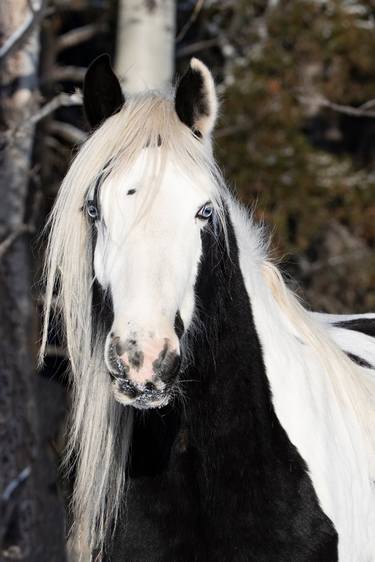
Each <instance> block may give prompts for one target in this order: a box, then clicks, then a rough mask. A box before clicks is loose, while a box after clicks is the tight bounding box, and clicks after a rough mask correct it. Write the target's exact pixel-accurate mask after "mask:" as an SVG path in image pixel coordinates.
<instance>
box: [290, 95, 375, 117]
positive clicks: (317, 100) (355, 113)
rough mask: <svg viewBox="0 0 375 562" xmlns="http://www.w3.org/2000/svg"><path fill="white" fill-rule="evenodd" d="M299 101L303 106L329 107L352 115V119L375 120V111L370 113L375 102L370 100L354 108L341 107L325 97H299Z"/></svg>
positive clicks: (348, 106)
mask: <svg viewBox="0 0 375 562" xmlns="http://www.w3.org/2000/svg"><path fill="white" fill-rule="evenodd" d="M298 100H299V101H300V102H301V103H303V104H305V105H306V104H314V105H315V106H318V107H328V108H329V109H332V110H333V111H337V112H338V113H343V114H345V115H351V116H352V117H371V118H375V111H369V108H370V107H373V106H374V105H375V100H369V101H367V102H366V103H364V104H362V105H360V106H359V107H352V106H350V105H340V104H338V103H334V102H332V101H329V100H327V98H325V97H323V96H319V95H316V96H298Z"/></svg>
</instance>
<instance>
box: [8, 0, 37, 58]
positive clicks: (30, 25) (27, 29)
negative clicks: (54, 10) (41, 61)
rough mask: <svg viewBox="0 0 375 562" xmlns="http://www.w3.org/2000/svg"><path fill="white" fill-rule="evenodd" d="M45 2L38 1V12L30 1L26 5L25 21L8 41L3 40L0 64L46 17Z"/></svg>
mask: <svg viewBox="0 0 375 562" xmlns="http://www.w3.org/2000/svg"><path fill="white" fill-rule="evenodd" d="M45 3H46V0H40V6H39V9H38V10H35V7H34V5H33V4H32V2H31V0H29V2H28V5H29V8H30V13H29V14H28V16H27V18H26V19H25V21H24V23H23V24H22V25H20V27H19V28H18V29H16V31H15V32H14V33H12V35H11V36H10V37H8V39H6V40H5V42H4V43H3V45H2V46H1V47H0V64H1V63H4V61H5V59H6V58H8V57H9V56H10V55H11V54H12V53H13V52H14V51H16V50H17V49H18V48H19V47H20V46H21V45H22V43H23V42H24V41H25V39H27V37H28V36H29V35H30V33H31V32H32V30H33V29H34V28H35V27H36V26H37V25H38V23H39V22H40V21H41V20H42V19H43V18H44V16H45V15H46V10H45Z"/></svg>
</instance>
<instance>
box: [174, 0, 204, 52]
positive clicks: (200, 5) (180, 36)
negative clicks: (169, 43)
mask: <svg viewBox="0 0 375 562" xmlns="http://www.w3.org/2000/svg"><path fill="white" fill-rule="evenodd" d="M203 4H204V0H197V1H196V3H195V6H194V8H193V11H192V12H191V14H190V17H189V19H188V20H187V22H186V23H185V25H183V26H182V29H181V31H180V32H179V33H178V34H177V36H176V43H179V42H180V41H182V40H183V38H184V37H185V35H186V34H187V32H188V31H189V29H190V28H191V26H192V25H193V23H194V22H195V20H196V19H197V17H198V15H199V12H200V11H201V9H202V8H203Z"/></svg>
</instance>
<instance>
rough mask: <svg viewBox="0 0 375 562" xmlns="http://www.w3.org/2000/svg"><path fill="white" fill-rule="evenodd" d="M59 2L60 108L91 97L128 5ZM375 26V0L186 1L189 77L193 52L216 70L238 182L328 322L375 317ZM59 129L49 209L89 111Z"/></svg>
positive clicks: (65, 116) (49, 83)
mask: <svg viewBox="0 0 375 562" xmlns="http://www.w3.org/2000/svg"><path fill="white" fill-rule="evenodd" d="M55 5H56V8H57V10H56V11H55V13H54V14H53V15H52V16H51V17H50V18H48V19H47V20H46V21H45V23H44V29H43V34H42V36H43V47H44V48H42V73H43V74H44V79H43V80H42V84H43V89H42V93H43V95H44V97H46V98H47V99H48V97H51V96H53V95H55V94H56V93H58V92H59V91H61V90H65V91H68V92H71V91H73V89H74V88H75V87H80V85H81V79H82V75H83V71H84V68H85V67H86V66H87V64H88V63H89V62H90V61H91V60H92V58H94V57H95V56H97V55H98V54H100V53H101V52H103V51H107V52H110V53H112V54H114V49H115V29H116V13H117V3H116V2H115V1H113V0H86V1H85V0H70V1H65V0H56V1H55ZM374 18H375V7H374V4H373V3H372V2H371V1H370V0H368V1H366V0H360V1H350V0H294V1H290V0H289V1H288V0H278V1H277V0H206V1H205V2H203V1H199V0H198V1H196V0H194V1H191V0H180V1H179V2H177V22H178V25H177V29H178V34H177V42H176V60H177V74H178V75H181V74H182V73H183V71H184V69H185V68H186V65H187V64H188V60H189V58H190V56H197V57H199V58H201V59H202V60H203V61H204V62H206V63H207V64H208V65H209V66H210V68H211V69H212V70H213V73H214V75H215V77H216V80H217V83H218V89H219V92H220V96H221V99H222V103H221V118H220V121H219V124H218V128H217V133H216V139H215V151H216V155H217V158H218V160H219V162H220V165H221V166H222V168H223V169H224V172H225V176H226V178H227V179H228V181H229V184H230V185H231V186H232V188H233V190H234V191H235V192H236V193H237V194H238V196H239V197H240V198H241V200H242V201H243V202H244V203H245V204H246V205H248V206H250V207H252V206H254V204H255V203H256V209H255V214H256V216H257V217H258V218H259V219H260V220H264V221H265V222H266V224H268V225H269V226H270V229H271V230H272V232H273V238H274V246H275V256H277V257H280V258H282V263H283V266H282V267H283V269H284V271H285V272H286V273H287V274H289V275H290V277H291V278H293V279H295V280H296V284H295V288H297V285H298V287H300V288H301V289H302V290H301V294H302V295H303V296H304V297H305V300H306V301H307V302H308V304H309V305H310V306H311V307H313V308H316V309H320V310H326V311H329V312H354V311H356V312H361V311H366V310H370V309H375V291H374V285H375V259H374V252H373V249H374V243H375V172H374V157H375V144H374V139H375V79H374V78H375V66H374V64H373V61H374V60H375V33H374V27H375V23H374ZM90 25H91V26H94V29H95V33H93V34H92V36H88V39H87V40H85V41H84V42H81V43H79V44H76V45H75V44H72V45H71V46H69V45H68V47H66V46H64V45H63V48H61V44H62V43H63V42H62V39H63V37H64V36H65V37H66V34H67V33H69V32H72V31H73V30H74V29H75V28H79V27H82V26H90ZM59 45H60V47H58V46H59ZM56 46H57V47H58V48H57V47H56ZM56 65H58V67H57V66H56ZM56 68H59V69H60V70H59V71H56ZM62 68H65V71H63V72H61V69H62ZM57 119H58V121H56V117H55V120H51V119H50V120H49V122H48V120H47V122H44V124H43V125H42V126H41V127H40V131H39V134H40V140H41V143H40V145H39V146H40V148H39V154H40V155H44V156H43V158H42V157H40V161H41V163H42V169H43V174H42V181H43V183H44V184H45V185H48V190H47V193H48V192H49V196H48V200H49V201H50V202H51V201H52V200H53V198H54V194H55V193H56V189H57V186H58V184H59V182H60V180H61V177H62V176H63V174H64V173H65V171H66V168H67V165H68V162H69V160H70V157H71V153H72V146H73V145H74V144H77V142H80V140H82V139H81V138H80V136H79V131H78V128H79V129H80V130H82V129H84V128H85V124H84V119H83V117H82V115H81V109H80V108H77V107H74V108H62V109H60V110H59V111H58V112H57ZM56 123H57V125H56ZM69 123H70V126H71V129H70V130H69ZM66 125H67V126H66ZM72 127H75V129H74V128H73V129H72ZM74 130H75V131H76V134H75V133H74ZM77 131H78V133H77ZM46 133H47V134H46ZM46 151H47V152H50V154H51V157H50V158H46V157H45V153H46ZM43 176H44V178H43ZM47 208H48V204H47Z"/></svg>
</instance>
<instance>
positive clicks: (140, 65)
mask: <svg viewBox="0 0 375 562" xmlns="http://www.w3.org/2000/svg"><path fill="white" fill-rule="evenodd" d="M175 20H176V6H175V1H174V0H120V2H119V18H118V21H119V24H118V32H117V48H116V62H115V69H116V72H117V74H118V75H119V77H120V78H121V80H122V81H123V84H124V88H125V91H126V92H128V93H129V94H134V93H137V92H141V91H143V90H148V89H153V90H154V89H155V90H160V91H165V90H167V89H168V88H169V87H170V84H171V80H172V77H173V72H174V52H175V29H176V21H175Z"/></svg>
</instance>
